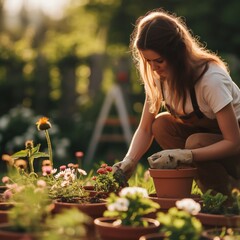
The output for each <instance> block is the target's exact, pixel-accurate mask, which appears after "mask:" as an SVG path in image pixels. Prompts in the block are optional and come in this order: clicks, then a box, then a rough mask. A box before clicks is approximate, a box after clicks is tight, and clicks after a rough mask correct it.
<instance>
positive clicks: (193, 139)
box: [185, 133, 201, 149]
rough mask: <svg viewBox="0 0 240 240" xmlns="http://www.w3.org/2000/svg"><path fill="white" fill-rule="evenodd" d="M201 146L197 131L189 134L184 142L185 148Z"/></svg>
mask: <svg viewBox="0 0 240 240" xmlns="http://www.w3.org/2000/svg"><path fill="white" fill-rule="evenodd" d="M199 147H201V141H200V137H199V134H198V133H194V134H192V135H190V136H189V137H188V138H187V140H186V143H185V148H187V149H194V148H199Z"/></svg>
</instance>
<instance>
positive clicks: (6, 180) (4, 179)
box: [2, 176, 10, 183]
mask: <svg viewBox="0 0 240 240" xmlns="http://www.w3.org/2000/svg"><path fill="white" fill-rule="evenodd" d="M9 181H10V179H9V177H8V176H4V177H3V178H2V182H3V183H8V182H9Z"/></svg>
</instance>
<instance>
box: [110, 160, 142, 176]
mask: <svg viewBox="0 0 240 240" xmlns="http://www.w3.org/2000/svg"><path fill="white" fill-rule="evenodd" d="M137 163H138V162H137V161H134V160H133V159H132V158H130V157H125V158H124V159H123V160H122V161H121V162H118V163H115V164H114V165H113V166H112V168H113V173H115V172H116V171H117V170H118V169H121V170H122V172H123V174H124V175H125V177H126V179H127V180H128V179H129V178H130V177H131V176H132V174H133V172H134V171H135V169H136V165H137Z"/></svg>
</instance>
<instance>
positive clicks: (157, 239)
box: [139, 233, 166, 240]
mask: <svg viewBox="0 0 240 240" xmlns="http://www.w3.org/2000/svg"><path fill="white" fill-rule="evenodd" d="M164 239H166V236H165V235H164V234H163V233H150V234H147V235H143V236H141V237H140V238H139V240H164Z"/></svg>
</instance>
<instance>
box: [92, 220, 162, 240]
mask: <svg viewBox="0 0 240 240" xmlns="http://www.w3.org/2000/svg"><path fill="white" fill-rule="evenodd" d="M143 219H144V220H146V221H148V223H149V226H148V227H132V226H123V225H121V222H120V221H116V218H106V217H101V218H96V219H95V220H94V225H95V229H96V233H97V235H98V236H99V237H100V239H101V240H123V239H124V240H139V238H140V237H141V236H143V235H146V234H149V233H156V232H158V231H159V225H160V223H159V222H158V221H157V220H155V219H151V218H143Z"/></svg>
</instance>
